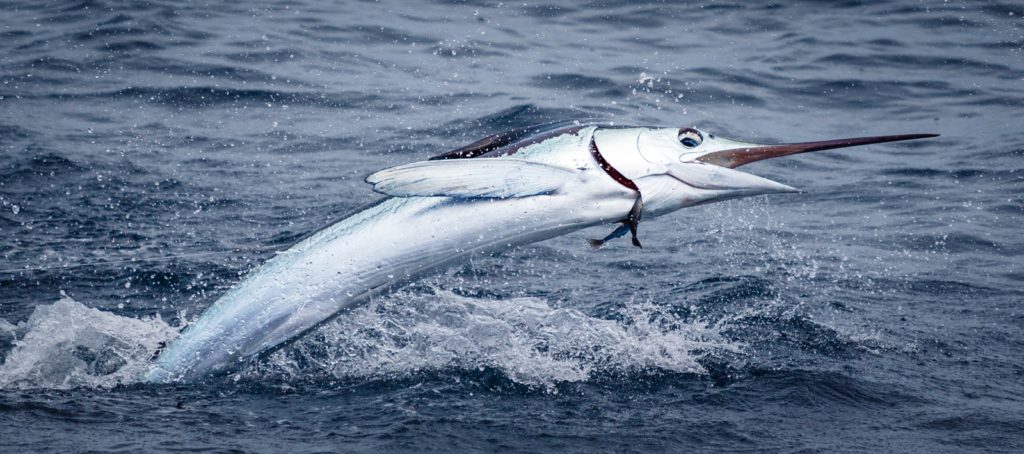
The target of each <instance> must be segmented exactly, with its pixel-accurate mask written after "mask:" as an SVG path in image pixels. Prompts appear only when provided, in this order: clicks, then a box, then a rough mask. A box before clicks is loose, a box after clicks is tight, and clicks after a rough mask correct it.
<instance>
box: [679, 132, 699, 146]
mask: <svg viewBox="0 0 1024 454" xmlns="http://www.w3.org/2000/svg"><path fill="white" fill-rule="evenodd" d="M703 141H704V136H702V135H701V134H700V131H697V130H696V129H693V128H683V129H680V130H679V143H681V144H683V146H684V147H686V148H697V147H699V146H700V144H701V142H703Z"/></svg>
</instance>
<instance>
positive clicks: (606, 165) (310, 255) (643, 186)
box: [145, 122, 931, 383]
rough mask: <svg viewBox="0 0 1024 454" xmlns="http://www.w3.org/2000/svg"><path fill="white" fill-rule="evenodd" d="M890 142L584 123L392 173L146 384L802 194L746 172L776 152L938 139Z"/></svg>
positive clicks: (166, 360) (536, 131)
mask: <svg viewBox="0 0 1024 454" xmlns="http://www.w3.org/2000/svg"><path fill="white" fill-rule="evenodd" d="M930 136H931V135H904V136H881V137H870V138H858V139H842V140H833V141H826V142H807V143H797V144H785V145H757V144H750V143H744V142H737V141H733V140H729V139H723V138H716V137H714V136H712V135H710V134H706V133H704V132H701V131H698V130H696V129H693V128H681V129H680V128H650V127H621V126H612V125H601V124H576V123H572V122H563V123H555V124H548V125H539V126H536V127H529V128H523V129H518V130H512V131H507V132H504V133H500V134H496V135H493V136H490V137H487V138H484V139H481V140H479V141H477V142H474V143H472V144H469V145H467V146H465V147H462V148H460V149H458V150H454V151H452V152H449V153H445V154H443V155H439V156H436V157H435V158H433V159H431V160H428V161H421V162H415V163H411V164H406V165H402V166H397V167H393V168H390V169H385V170H382V171H379V172H376V173H374V174H372V175H370V176H369V177H368V178H367V182H368V183H370V184H372V185H373V189H374V190H375V191H377V192H380V193H383V194H386V195H389V196H390V197H388V198H385V199H383V200H382V201H380V202H379V203H376V204H374V205H372V206H370V207H368V208H366V209H364V210H362V211H359V212H357V213H355V214H353V215H351V216H349V217H347V218H345V219H343V220H341V221H339V222H337V223H335V224H334V225H331V226H330V227H327V228H325V229H323V230H321V231H319V232H316V233H314V234H313V235H311V236H310V237H308V238H306V239H305V240H302V241H300V242H299V243H298V244H296V245H294V246H292V247H291V248H289V249H287V250H285V251H283V252H280V253H279V254H277V255H276V256H274V257H273V258H271V259H270V260H269V261H267V262H266V263H264V264H263V265H262V266H260V267H259V268H257V269H256V270H254V271H253V272H252V273H250V274H249V275H247V276H246V277H245V278H243V280H242V281H241V282H240V283H238V284H237V285H236V286H235V287H234V288H232V289H231V290H229V291H228V292H227V293H225V294H224V295H223V296H222V297H220V298H219V299H218V300H217V301H216V302H214V304H213V305H212V306H211V307H209V308H208V309H207V310H206V311H205V312H204V313H203V314H202V315H201V316H200V317H199V319H198V320H196V321H195V322H193V323H192V324H190V325H188V326H187V327H186V328H185V329H184V331H183V332H182V334H181V335H180V336H179V337H178V338H177V339H176V340H174V341H173V342H172V343H171V344H170V345H169V346H167V347H166V348H165V349H163V351H162V352H160V353H159V355H158V357H157V358H156V360H155V362H154V364H153V366H152V368H151V369H150V371H149V373H148V374H147V376H146V377H145V378H146V380H147V381H149V382H154V383H169V382H189V381H195V380H198V379H201V378H203V377H205V376H209V375H212V374H218V373H225V372H230V371H232V370H236V369H238V368H239V367H240V366H241V365H242V364H244V363H245V362H246V361H250V360H252V359H253V358H257V357H259V356H260V355H262V354H265V353H266V352H268V351H271V350H273V349H275V348H277V347H279V346H281V345H284V344H285V343H287V342H288V341H290V340H292V339H295V338H297V337H299V336H301V335H302V334H303V333H305V332H307V331H309V330H311V329H313V328H315V327H316V326H318V325H319V324H321V323H323V322H324V321H326V320H329V319H330V318H331V317H333V316H335V315H337V314H340V313H344V312H345V311H346V310H348V309H351V308H354V307H357V306H358V305H360V304H362V303H364V302H365V301H366V300H367V299H368V298H370V297H371V296H373V295H375V294H380V293H382V292H385V291H387V290H389V289H392V288H395V287H396V286H399V285H401V284H403V283H407V282H410V281H412V280H415V279H417V278H419V277H422V276H423V275H425V274H427V273H430V272H432V271H435V270H437V269H439V268H443V267H445V266H447V265H450V264H453V263H457V262H460V261H462V260H464V259H465V258H467V257H469V256H472V255H475V254H486V253H493V252H498V251H502V250H506V249H509V248H512V247H515V246H519V245H525V244H530V243H534V242H537V241H542V240H545V239H549V238H553V237H557V236H560V235H564V234H567V233H570V232H573V231H576V230H580V229H585V228H588V227H593V226H597V225H602V224H616V223H617V224H621V226H618V227H617V228H615V229H614V230H613V231H612V233H611V234H609V235H608V236H606V237H605V238H604V239H603V240H592V241H591V244H592V245H594V246H596V247H599V246H601V245H603V244H604V243H605V242H606V241H610V240H613V239H615V238H617V237H619V236H622V235H625V234H626V233H627V232H629V233H631V234H632V237H633V238H632V243H633V244H634V245H635V246H640V241H639V240H638V238H637V235H638V233H637V232H638V227H639V225H640V222H641V220H643V221H644V222H646V221H647V220H649V219H651V218H654V217H658V216H661V215H664V214H667V213H671V212H673V211H676V210H678V209H681V208H684V207H688V206H693V205H698V204H703V203H711V202H717V201H721V200H727V199H732V198H737V197H747V196H752V195H758V194H768V193H778V192H794V191H795V189H793V188H791V187H789V186H786V185H784V184H781V183H777V182H774V181H771V180H768V179H765V178H761V177H758V176H755V175H751V174H748V173H743V172H740V171H737V170H734V168H735V167H738V166H740V165H743V164H746V163H749V162H754V161H758V160H762V159H768V158H772V157H777V156H785V155H791V154H796V153H804V152H808V151H818V150H824V149H831V148H840V147H847V146H855V145H865V144H869V143H879V142H890V141H896V140H908V139H917V138H924V137H930Z"/></svg>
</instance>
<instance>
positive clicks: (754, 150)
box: [696, 134, 939, 169]
mask: <svg viewBox="0 0 1024 454" xmlns="http://www.w3.org/2000/svg"><path fill="white" fill-rule="evenodd" d="M938 136H939V135H938V134H899V135H891V136H873V137H853V138H849V139H834V140H821V141H817V142H799V143H784V144H779V145H751V146H749V147H743V148H730V149H728V150H719V151H713V152H711V153H708V154H705V155H703V156H701V157H699V158H697V159H696V160H697V161H701V162H705V163H708V164H714V165H716V166H720V167H727V168H730V169H735V168H736V167H739V166H742V165H745V164H750V163H752V162H757V161H763V160H765V159H771V158H778V157H781V156H789V155H794V154H800V153H809V152H812V151H822V150H832V149H836V148H846V147H858V146H861V145H871V144H876V143H886V142H900V141H904V140H917V139H927V138H931V137H938Z"/></svg>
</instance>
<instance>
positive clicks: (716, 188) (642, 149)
mask: <svg viewBox="0 0 1024 454" xmlns="http://www.w3.org/2000/svg"><path fill="white" fill-rule="evenodd" d="M936 136H937V134H904V135H890V136H874V137H857V138H848V139H836V140H824V141H816V142H798V143H785V144H776V145H765V144H757V143H749V142H743V141H738V140H733V139H728V138H724V137H719V136H717V135H715V134H712V133H710V132H708V131H705V130H701V129H697V128H693V127H682V128H620V129H608V130H597V131H595V133H594V143H595V145H596V146H597V147H598V148H599V149H600V152H601V153H602V154H604V155H607V156H606V159H607V160H608V162H609V164H611V166H613V167H615V168H616V169H617V170H618V171H619V172H621V173H622V174H623V175H624V176H626V177H627V178H629V179H630V180H632V181H633V182H634V183H635V184H636V185H637V186H638V187H639V190H640V193H641V194H642V196H643V199H644V204H645V211H644V213H645V215H647V216H659V215H662V214H666V213H669V212H672V211H675V210H678V209H681V208H685V207H689V206H694V205H701V204H706V203H715V202H721V201H724V200H729V199H736V198H741V197H750V196H755V195H762V194H773V193H788V192H799V191H798V190H797V189H796V188H793V187H792V186H789V185H786V184H783V183H779V182H776V181H772V180H769V179H767V178H763V177H760V176H757V175H754V174H750V173H746V172H741V171H739V170H735V169H736V167H739V166H742V165H745V164H749V163H752V162H756V161H761V160H765V159H771V158H776V157H781V156H788V155H792V154H799V153H807V152H811V151H822V150H831V149H835V148H845V147H853V146H859V145H869V144H875V143H884V142H896V141H902V140H913V139H923V138H928V137H936ZM606 150H607V151H606Z"/></svg>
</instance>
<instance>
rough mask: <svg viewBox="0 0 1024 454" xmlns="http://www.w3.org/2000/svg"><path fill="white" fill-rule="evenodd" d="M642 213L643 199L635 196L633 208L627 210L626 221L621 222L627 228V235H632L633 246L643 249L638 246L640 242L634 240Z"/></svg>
mask: <svg viewBox="0 0 1024 454" xmlns="http://www.w3.org/2000/svg"><path fill="white" fill-rule="evenodd" d="M643 212H644V198H643V197H642V196H637V198H636V202H633V208H632V209H630V210H629V214H628V215H626V220H625V221H623V222H624V223H625V224H626V225H627V226H629V233H631V234H633V246H636V247H638V248H643V246H641V245H640V240H638V239H637V238H636V229H637V227H639V226H640V216H641V215H643Z"/></svg>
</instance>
